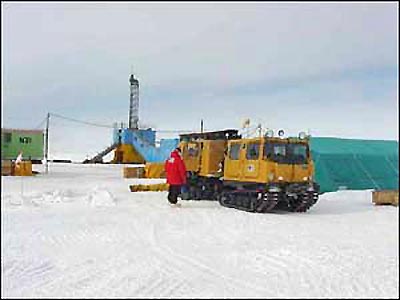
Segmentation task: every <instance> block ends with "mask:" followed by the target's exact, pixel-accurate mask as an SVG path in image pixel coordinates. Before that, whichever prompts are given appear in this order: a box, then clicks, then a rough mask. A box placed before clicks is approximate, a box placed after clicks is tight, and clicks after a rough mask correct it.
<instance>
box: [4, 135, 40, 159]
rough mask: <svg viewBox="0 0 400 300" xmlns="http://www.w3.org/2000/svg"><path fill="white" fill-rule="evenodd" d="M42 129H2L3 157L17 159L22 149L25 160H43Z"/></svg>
mask: <svg viewBox="0 0 400 300" xmlns="http://www.w3.org/2000/svg"><path fill="white" fill-rule="evenodd" d="M43 147H44V134H43V131H42V130H25V129H4V128H2V129H1V159H16V158H17V156H18V154H19V153H20V151H22V152H23V153H22V158H23V159H24V160H33V161H37V160H42V159H43V153H44V152H43Z"/></svg>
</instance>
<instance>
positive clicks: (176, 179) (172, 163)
mask: <svg viewBox="0 0 400 300" xmlns="http://www.w3.org/2000/svg"><path fill="white" fill-rule="evenodd" d="M165 173H166V174H167V183H168V184H171V185H178V184H179V185H182V184H186V167H185V163H184V162H183V160H182V157H181V156H180V154H179V153H178V150H174V151H172V152H171V156H170V157H169V159H167V160H166V161H165Z"/></svg>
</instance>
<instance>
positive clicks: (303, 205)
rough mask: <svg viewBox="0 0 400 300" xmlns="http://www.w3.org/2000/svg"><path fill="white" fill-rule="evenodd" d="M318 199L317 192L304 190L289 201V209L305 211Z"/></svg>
mask: <svg viewBox="0 0 400 300" xmlns="http://www.w3.org/2000/svg"><path fill="white" fill-rule="evenodd" d="M317 201H318V192H315V191H313V192H304V193H302V194H301V195H300V196H299V197H298V198H297V199H292V200H290V201H289V210H290V211H293V212H306V211H307V210H308V209H309V208H310V207H311V206H313V205H314V204H315V203H316V202H317Z"/></svg>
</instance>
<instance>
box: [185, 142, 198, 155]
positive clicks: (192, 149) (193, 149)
mask: <svg viewBox="0 0 400 300" xmlns="http://www.w3.org/2000/svg"><path fill="white" fill-rule="evenodd" d="M187 153H188V156H189V157H197V155H198V154H199V148H198V146H197V144H189V145H188V146H187Z"/></svg>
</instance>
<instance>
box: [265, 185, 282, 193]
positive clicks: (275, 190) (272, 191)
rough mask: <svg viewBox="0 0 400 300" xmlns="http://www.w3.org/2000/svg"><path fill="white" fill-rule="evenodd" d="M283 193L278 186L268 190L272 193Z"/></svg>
mask: <svg viewBox="0 0 400 300" xmlns="http://www.w3.org/2000/svg"><path fill="white" fill-rule="evenodd" d="M280 191H281V189H280V188H279V187H277V186H270V187H269V188H268V192H270V193H279V192H280Z"/></svg>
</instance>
